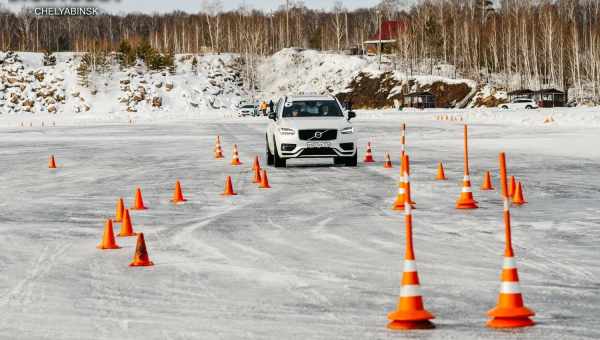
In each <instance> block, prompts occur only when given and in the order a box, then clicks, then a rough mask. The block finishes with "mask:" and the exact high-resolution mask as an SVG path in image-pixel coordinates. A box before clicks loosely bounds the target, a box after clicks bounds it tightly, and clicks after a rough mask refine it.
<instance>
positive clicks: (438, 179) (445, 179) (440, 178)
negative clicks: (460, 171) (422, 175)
mask: <svg viewBox="0 0 600 340" xmlns="http://www.w3.org/2000/svg"><path fill="white" fill-rule="evenodd" d="M435 180H436V181H447V180H448V179H447V178H446V177H436V178H435Z"/></svg>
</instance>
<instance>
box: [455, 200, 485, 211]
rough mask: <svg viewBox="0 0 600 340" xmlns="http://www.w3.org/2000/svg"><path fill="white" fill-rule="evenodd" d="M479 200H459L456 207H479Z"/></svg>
mask: <svg viewBox="0 0 600 340" xmlns="http://www.w3.org/2000/svg"><path fill="white" fill-rule="evenodd" d="M477 208H479V207H478V206H477V202H475V201H464V202H461V201H458V202H456V209H477Z"/></svg>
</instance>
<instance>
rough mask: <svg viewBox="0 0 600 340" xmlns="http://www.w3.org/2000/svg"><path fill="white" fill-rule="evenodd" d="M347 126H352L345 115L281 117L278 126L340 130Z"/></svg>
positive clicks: (298, 128)
mask: <svg viewBox="0 0 600 340" xmlns="http://www.w3.org/2000/svg"><path fill="white" fill-rule="evenodd" d="M347 126H352V125H351V124H350V123H349V122H348V121H347V120H346V117H326V118H324V117H322V118H304V117H299V118H283V119H281V125H280V127H287V128H292V129H296V130H304V129H338V130H341V129H343V128H345V127H347Z"/></svg>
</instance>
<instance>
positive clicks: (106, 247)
mask: <svg viewBox="0 0 600 340" xmlns="http://www.w3.org/2000/svg"><path fill="white" fill-rule="evenodd" d="M96 248H98V249H100V250H108V249H121V247H119V246H118V245H116V244H115V245H114V246H103V245H101V244H99V245H97V246H96Z"/></svg>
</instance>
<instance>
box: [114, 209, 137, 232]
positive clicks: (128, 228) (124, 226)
mask: <svg viewBox="0 0 600 340" xmlns="http://www.w3.org/2000/svg"><path fill="white" fill-rule="evenodd" d="M135 235H137V233H134V232H133V226H132V225H131V216H129V209H125V212H124V213H123V223H121V231H120V232H119V233H118V234H117V236H120V237H124V236H135Z"/></svg>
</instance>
